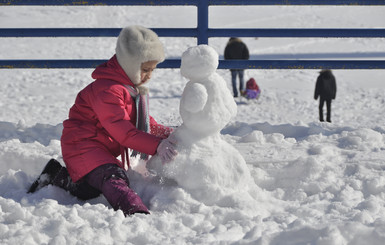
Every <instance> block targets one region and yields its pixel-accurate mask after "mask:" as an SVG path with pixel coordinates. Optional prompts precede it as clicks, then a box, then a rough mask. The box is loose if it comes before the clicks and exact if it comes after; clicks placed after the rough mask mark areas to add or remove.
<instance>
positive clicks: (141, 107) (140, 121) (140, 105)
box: [122, 85, 150, 168]
mask: <svg viewBox="0 0 385 245" xmlns="http://www.w3.org/2000/svg"><path fill="white" fill-rule="evenodd" d="M125 87H126V88H127V90H128V92H129V93H130V95H131V97H132V98H133V99H134V100H135V104H136V128H137V129H139V130H141V131H143V132H146V133H150V114H149V109H148V103H149V101H148V94H147V93H146V94H140V93H139V91H138V90H137V89H136V88H134V87H132V86H130V85H125ZM138 154H140V158H141V159H143V160H148V155H147V154H145V153H141V152H138V151H135V150H134V151H132V153H131V156H132V157H135V156H137V155H138ZM125 158H127V160H128V150H127V148H124V153H122V160H123V166H124V168H126V166H125V160H126V159H125ZM127 162H128V161H127Z"/></svg>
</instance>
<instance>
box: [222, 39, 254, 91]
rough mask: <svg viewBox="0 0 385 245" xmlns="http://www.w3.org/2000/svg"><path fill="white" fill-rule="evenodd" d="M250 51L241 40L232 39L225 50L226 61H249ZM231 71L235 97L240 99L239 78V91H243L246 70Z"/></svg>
mask: <svg viewBox="0 0 385 245" xmlns="http://www.w3.org/2000/svg"><path fill="white" fill-rule="evenodd" d="M248 59H249V49H248V48H247V46H246V44H245V43H244V42H242V40H241V39H239V38H236V37H232V38H230V39H229V41H228V43H227V45H226V48H225V60H248ZM230 71H231V83H232V86H233V94H234V97H238V90H237V76H238V77H239V91H240V92H242V91H243V87H244V80H243V75H244V70H243V69H230Z"/></svg>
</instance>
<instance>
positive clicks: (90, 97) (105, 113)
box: [61, 56, 172, 182]
mask: <svg viewBox="0 0 385 245" xmlns="http://www.w3.org/2000/svg"><path fill="white" fill-rule="evenodd" d="M92 78H94V79H96V80H95V81H94V82H93V83H91V84H89V85H88V86H87V87H85V88H84V89H83V90H82V91H80V92H79V94H78V95H77V97H76V100H75V104H74V105H73V106H72V108H71V109H70V112H69V118H68V119H67V120H65V121H64V122H63V133H62V137H61V147H62V154H63V159H64V162H65V164H66V167H67V169H68V172H69V174H70V176H71V178H72V180H73V181H74V182H76V181H78V180H79V179H81V178H82V177H83V176H85V175H86V174H87V173H89V172H90V171H92V170H93V169H95V168H96V167H98V166H100V165H103V164H106V163H116V164H118V165H119V166H122V163H121V162H120V161H119V160H118V159H117V158H116V157H118V156H119V155H120V154H122V153H123V152H124V149H125V148H130V149H133V150H137V151H139V152H142V153H146V154H149V155H154V154H155V153H156V149H157V147H158V145H159V143H160V141H161V140H162V139H163V138H166V137H168V135H169V134H170V133H171V131H172V130H171V129H170V128H168V127H165V126H162V125H160V124H157V122H156V121H155V120H154V119H153V118H152V117H150V129H151V134H148V133H145V132H143V131H140V130H138V129H137V128H136V127H135V125H136V106H135V100H134V99H133V98H132V97H131V96H130V94H129V92H128V90H127V89H126V88H125V87H124V85H125V84H127V85H131V86H134V85H133V83H132V82H131V81H130V79H129V78H128V76H127V75H126V73H125V72H124V71H123V69H122V68H121V67H120V65H119V63H118V61H117V59H116V56H114V57H112V58H111V59H110V60H109V61H108V62H106V63H104V64H102V65H100V66H98V67H97V68H96V69H95V71H94V72H93V73H92ZM123 155H124V154H123ZM123 155H122V158H124V157H125V156H123ZM127 161H128V159H127Z"/></svg>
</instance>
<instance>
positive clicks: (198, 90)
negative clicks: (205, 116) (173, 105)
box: [180, 83, 208, 113]
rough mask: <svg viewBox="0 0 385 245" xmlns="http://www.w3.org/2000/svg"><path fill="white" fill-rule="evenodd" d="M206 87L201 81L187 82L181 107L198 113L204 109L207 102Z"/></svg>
mask: <svg viewBox="0 0 385 245" xmlns="http://www.w3.org/2000/svg"><path fill="white" fill-rule="evenodd" d="M207 97H208V94H207V90H206V87H205V86H203V85H202V84H200V83H192V84H187V85H186V87H185V89H184V91H183V94H182V99H181V102H180V107H181V109H183V110H185V111H188V112H192V113H196V112H199V111H201V110H203V108H204V106H205V105H206V102H207Z"/></svg>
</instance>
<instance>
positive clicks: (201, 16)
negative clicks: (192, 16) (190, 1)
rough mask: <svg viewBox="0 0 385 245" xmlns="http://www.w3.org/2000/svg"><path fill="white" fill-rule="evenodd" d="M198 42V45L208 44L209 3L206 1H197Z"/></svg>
mask: <svg viewBox="0 0 385 245" xmlns="http://www.w3.org/2000/svg"><path fill="white" fill-rule="evenodd" d="M197 7H198V27H197V28H198V40H197V43H198V45H199V44H208V43H209V36H208V29H209V24H208V23H209V3H208V0H199V1H198V5H197Z"/></svg>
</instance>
